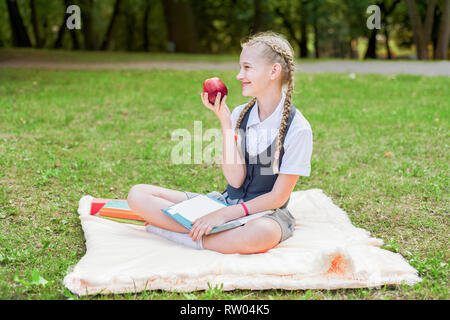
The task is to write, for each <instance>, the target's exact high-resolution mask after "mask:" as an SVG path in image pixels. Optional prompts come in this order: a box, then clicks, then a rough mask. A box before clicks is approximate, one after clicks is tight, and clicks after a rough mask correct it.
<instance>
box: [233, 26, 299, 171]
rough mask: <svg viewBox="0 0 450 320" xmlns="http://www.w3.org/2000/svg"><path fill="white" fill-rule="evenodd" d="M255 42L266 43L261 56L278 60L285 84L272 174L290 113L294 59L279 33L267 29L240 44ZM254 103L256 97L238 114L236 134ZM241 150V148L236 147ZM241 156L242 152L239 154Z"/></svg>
mask: <svg viewBox="0 0 450 320" xmlns="http://www.w3.org/2000/svg"><path fill="white" fill-rule="evenodd" d="M257 43H262V44H265V45H266V49H268V50H263V53H262V54H263V56H265V57H267V58H268V60H269V61H271V62H278V63H280V64H281V66H282V69H283V77H282V84H283V85H286V84H287V91H286V98H285V101H284V106H283V116H282V119H281V124H280V130H279V131H278V137H277V139H278V141H277V150H276V152H275V161H274V163H273V167H272V169H273V172H274V174H278V173H279V170H278V167H279V156H280V152H281V149H282V148H283V143H282V141H283V137H284V135H285V134H286V127H287V120H288V118H289V114H290V106H291V104H292V94H293V92H294V73H295V61H294V50H293V49H292V47H291V45H290V44H289V42H288V41H287V40H286V39H285V38H284V37H283V36H281V35H279V34H277V33H274V32H271V31H267V32H260V33H258V34H256V35H254V36H251V37H250V38H249V39H247V40H245V41H243V42H241V46H242V47H243V46H244V45H249V46H251V45H254V44H257ZM255 103H256V98H253V99H252V100H251V101H250V102H249V103H248V104H247V105H246V106H245V107H244V109H243V110H242V112H241V114H240V115H239V119H238V121H237V123H236V128H235V134H236V135H237V134H238V133H237V132H238V130H239V126H240V124H241V121H242V119H243V118H244V116H245V115H246V113H247V112H248V110H249V109H250V108H251V107H253V106H254V105H255ZM238 149H239V151H240V152H241V148H238ZM241 156H242V154H241Z"/></svg>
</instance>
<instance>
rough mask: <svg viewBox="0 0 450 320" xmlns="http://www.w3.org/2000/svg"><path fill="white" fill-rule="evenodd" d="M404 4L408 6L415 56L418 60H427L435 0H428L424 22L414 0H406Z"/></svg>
mask: <svg viewBox="0 0 450 320" xmlns="http://www.w3.org/2000/svg"><path fill="white" fill-rule="evenodd" d="M406 6H407V7H408V14H409V19H410V22H411V27H412V31H413V33H414V42H415V44H416V49H417V58H418V59H419V60H428V59H429V54H428V44H429V43H430V39H431V30H432V27H433V20H434V10H435V8H436V0H429V1H428V5H427V9H426V15H425V21H424V22H422V18H421V16H420V13H419V10H418V8H417V5H416V1H415V0H406Z"/></svg>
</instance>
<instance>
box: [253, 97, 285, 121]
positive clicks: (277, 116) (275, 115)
mask: <svg viewBox="0 0 450 320" xmlns="http://www.w3.org/2000/svg"><path fill="white" fill-rule="evenodd" d="M285 99H286V94H285V93H284V92H282V94H281V100H280V103H278V106H277V108H276V109H275V111H274V112H272V113H271V115H270V116H269V117H267V118H266V119H264V121H263V122H261V121H260V120H259V116H258V111H259V107H258V101H256V102H255V105H254V106H253V108H252V109H251V110H250V114H249V116H248V121H247V127H246V129H248V128H249V127H251V126H253V125H256V124H262V123H263V124H267V125H269V126H270V127H273V126H278V125H279V124H280V121H281V117H282V116H283V108H284V100H285Z"/></svg>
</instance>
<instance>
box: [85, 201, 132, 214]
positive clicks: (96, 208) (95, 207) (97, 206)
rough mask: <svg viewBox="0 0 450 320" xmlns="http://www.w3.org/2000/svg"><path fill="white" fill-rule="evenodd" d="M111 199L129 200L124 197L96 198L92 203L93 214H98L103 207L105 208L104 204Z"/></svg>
mask: <svg viewBox="0 0 450 320" xmlns="http://www.w3.org/2000/svg"><path fill="white" fill-rule="evenodd" d="M111 200H115V201H125V202H126V201H127V200H123V199H101V198H94V200H93V201H92V203H91V215H92V216H93V215H96V214H97V213H98V212H99V211H100V209H101V208H103V206H104V205H105V204H106V203H107V202H108V201H111Z"/></svg>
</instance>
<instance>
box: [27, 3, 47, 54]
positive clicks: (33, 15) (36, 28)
mask: <svg viewBox="0 0 450 320" xmlns="http://www.w3.org/2000/svg"><path fill="white" fill-rule="evenodd" d="M30 10H31V25H32V26H33V32H34V40H35V41H34V42H35V46H36V47H37V48H42V46H43V44H44V43H43V42H42V40H41V36H40V34H39V19H38V13H37V9H36V3H35V0H30Z"/></svg>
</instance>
